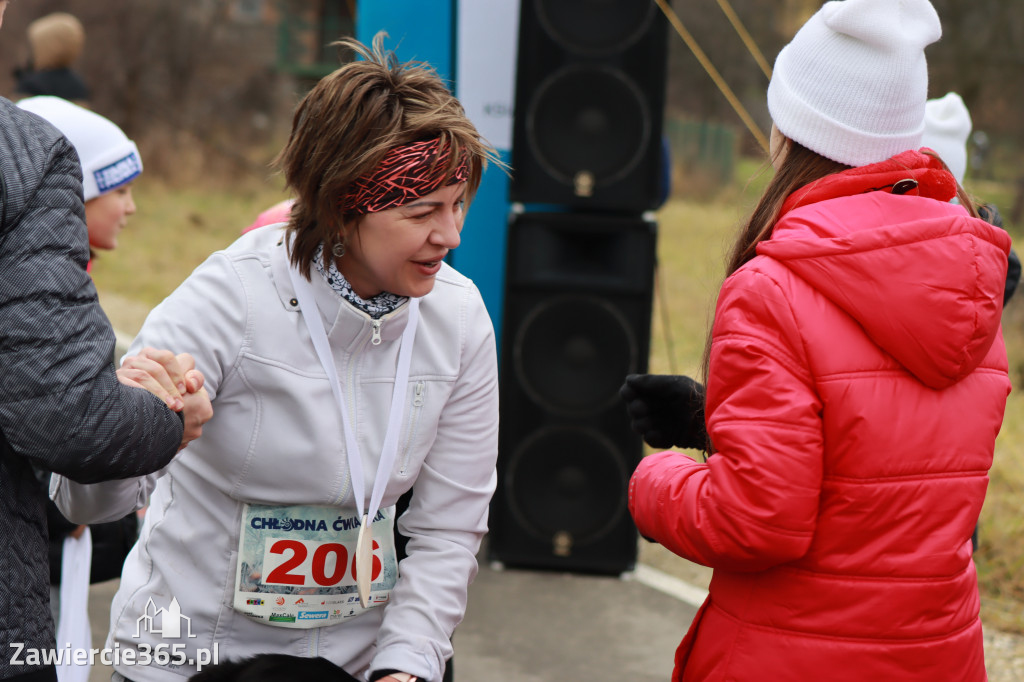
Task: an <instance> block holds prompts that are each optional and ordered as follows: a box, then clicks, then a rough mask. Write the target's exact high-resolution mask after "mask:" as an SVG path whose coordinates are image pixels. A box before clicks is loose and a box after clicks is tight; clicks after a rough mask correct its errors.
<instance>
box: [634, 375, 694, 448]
mask: <svg viewBox="0 0 1024 682" xmlns="http://www.w3.org/2000/svg"><path fill="white" fill-rule="evenodd" d="M619 396H620V397H621V398H622V399H623V400H624V401H625V403H626V412H628V413H629V418H630V421H631V426H632V428H633V431H635V432H636V433H638V434H640V436H641V437H642V438H643V439H644V442H645V443H647V444H648V445H650V446H651V447H655V448H670V447H680V448H694V449H697V450H703V449H704V448H705V447H707V438H708V436H707V430H706V427H705V425H704V386H703V385H702V384H700V383H698V382H696V381H694V380H693V379H691V378H690V377H686V376H676V375H669V374H630V375H629V376H627V377H626V382H625V383H624V384H623V385H622V388H620V389H619Z"/></svg>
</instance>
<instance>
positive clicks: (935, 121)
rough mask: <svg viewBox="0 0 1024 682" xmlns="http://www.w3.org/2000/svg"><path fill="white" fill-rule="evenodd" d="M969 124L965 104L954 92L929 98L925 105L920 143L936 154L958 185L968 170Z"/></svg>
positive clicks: (969, 120) (968, 114)
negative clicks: (922, 133)
mask: <svg viewBox="0 0 1024 682" xmlns="http://www.w3.org/2000/svg"><path fill="white" fill-rule="evenodd" d="M972 127H973V126H972V123H971V114H970V112H969V111H967V105H966V104H964V101H963V99H962V98H961V97H960V95H958V94H956V93H955V92H950V93H947V94H946V95H945V96H944V97H940V98H938V99H930V100H928V102H927V103H926V104H925V105H924V136H923V137H922V138H921V146H922V147H928V148H929V149H931V150H932V151H934V152H935V153H936V154H938V155H939V158H940V159H942V160H943V161H944V162H945V164H946V165H947V166H948V167H949V170H950V172H951V173H952V174H953V177H955V178H956V181H957V182H958V183H960V184H961V185H962V184H963V183H964V175H965V174H966V173H967V138H968V137H970V135H971V128H972Z"/></svg>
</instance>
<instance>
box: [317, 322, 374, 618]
mask: <svg viewBox="0 0 1024 682" xmlns="http://www.w3.org/2000/svg"><path fill="white" fill-rule="evenodd" d="M365 349H366V341H364V342H363V343H362V345H361V346H359V348H357V349H356V350H355V351H353V352H352V354H351V355H350V356H349V358H348V376H347V377H346V378H345V389H346V390H345V401H346V402H347V403H348V414H349V417H350V418H351V420H352V423H351V424H349V426H351V427H352V428H353V429H355V428H356V423H357V422H358V421H359V417H358V413H357V412H356V403H355V385H356V382H355V372H356V369H355V368H356V363H355V358H356V356H357V355H359V354H360V353H362V352H363V351H364V350H365ZM342 428H344V426H343V427H342ZM353 436H358V430H357V432H356V433H355V434H353ZM343 442H344V440H343ZM349 456H350V453H349V452H348V450H347V449H346V451H345V457H349ZM349 478H351V476H349ZM349 492H351V493H352V494H353V496H354V495H355V488H354V487H353V483H352V481H351V480H350V481H349V482H348V490H342V491H341V496H340V497H339V498H338V499H337V501H336V504H339V505H340V504H341V502H342V500H343V499H345V495H346V494H347V493H349ZM314 629H316V628H314Z"/></svg>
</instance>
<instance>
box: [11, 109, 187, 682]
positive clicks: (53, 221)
mask: <svg viewBox="0 0 1024 682" xmlns="http://www.w3.org/2000/svg"><path fill="white" fill-rule="evenodd" d="M81 196H82V181H81V168H80V165H79V162H78V156H77V155H76V153H75V150H74V147H72V146H71V144H70V143H69V142H68V141H67V140H66V139H65V138H64V137H63V136H62V135H61V134H60V133H59V132H57V130H56V129H55V128H53V127H52V126H51V125H49V124H48V123H46V122H44V121H43V120H42V119H40V118H38V117H36V116H34V115H32V114H29V113H27V112H25V111H22V110H21V109H19V108H17V107H16V106H14V105H13V104H12V103H11V102H9V101H8V100H6V99H3V98H0V679H8V678H13V677H16V676H19V675H25V674H26V673H31V672H33V670H34V669H33V667H31V666H24V665H21V666H18V665H12V664H11V653H12V652H13V651H14V649H13V648H12V647H11V644H12V643H21V644H24V646H25V647H26V648H27V649H29V648H40V649H41V648H52V647H53V646H54V628H53V623H52V620H51V617H50V609H49V599H50V597H49V587H48V583H49V579H48V570H47V543H46V513H45V506H44V503H45V501H46V490H45V488H43V487H42V486H41V485H40V484H39V482H38V481H37V479H36V477H35V476H34V474H33V470H32V467H33V465H36V466H38V467H40V468H43V469H47V470H49V471H55V472H58V473H61V474H63V475H65V476H67V477H68V478H71V479H74V480H76V481H79V482H83V483H92V482H96V481H101V480H106V479H112V478H125V477H129V476H139V475H142V474H147V473H150V472H153V471H156V470H157V469H160V468H162V467H163V466H164V465H166V464H167V463H168V462H169V461H170V460H171V458H172V457H173V456H174V454H175V452H176V451H177V446H178V445H179V444H180V442H181V435H182V422H181V419H180V418H179V417H178V416H177V415H176V414H175V413H174V412H172V411H171V410H169V409H168V408H167V407H166V406H165V405H164V404H163V403H162V402H161V401H160V400H158V399H157V398H155V397H153V396H152V395H150V394H149V393H148V392H146V391H143V390H141V389H132V388H128V387H125V386H122V385H121V384H120V383H118V381H117V377H116V376H115V374H114V367H113V365H112V364H111V361H110V358H111V357H112V354H113V349H114V333H113V330H112V329H111V327H110V323H109V322H108V321H107V318H106V316H105V315H104V314H103V311H102V310H101V309H100V307H99V303H98V301H97V298H96V290H95V288H94V287H93V285H92V280H91V279H90V278H89V275H88V274H87V273H86V271H85V265H86V261H87V260H88V257H89V247H88V238H87V232H86V228H85V214H84V209H83V206H82V199H81Z"/></svg>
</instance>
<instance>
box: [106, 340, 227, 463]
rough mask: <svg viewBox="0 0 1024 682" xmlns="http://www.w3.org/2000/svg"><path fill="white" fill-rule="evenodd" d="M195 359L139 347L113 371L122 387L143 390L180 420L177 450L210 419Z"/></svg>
mask: <svg viewBox="0 0 1024 682" xmlns="http://www.w3.org/2000/svg"><path fill="white" fill-rule="evenodd" d="M195 367H196V362H195V358H193V357H192V356H191V355H189V354H188V353H181V354H179V355H175V354H174V353H172V352H171V351H169V350H157V349H156V348H148V347H147V348H143V349H142V350H141V351H139V354H138V355H130V356H128V357H126V358H125V359H124V361H123V362H122V363H121V367H120V369H118V370H117V378H118V380H119V381H120V382H121V383H122V384H124V385H126V386H134V387H135V388H144V389H146V390H147V391H149V392H150V393H152V394H153V395H155V396H156V397H157V398H160V400H163V401H164V402H165V403H166V404H167V406H168V407H170V408H171V409H172V410H174V411H175V412H181V413H182V415H183V417H184V423H185V431H184V433H183V434H182V437H181V445H180V446H179V447H178V450H181V449H183V448H184V447H185V446H186V445H188V444H189V443H191V442H192V441H193V440H195V439H196V438H198V437H199V436H200V435H202V433H203V424H205V423H206V422H208V421H210V418H211V417H212V416H213V406H212V405H211V404H210V396H209V394H207V392H206V389H205V388H203V382H204V378H203V374H202V372H200V371H199V370H197V369H196V368H195Z"/></svg>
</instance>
